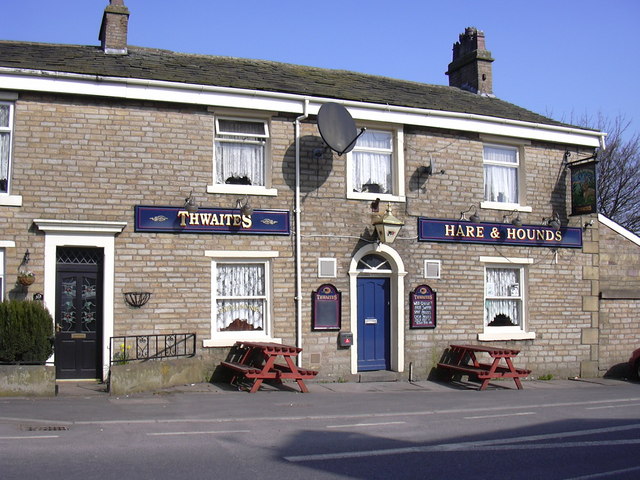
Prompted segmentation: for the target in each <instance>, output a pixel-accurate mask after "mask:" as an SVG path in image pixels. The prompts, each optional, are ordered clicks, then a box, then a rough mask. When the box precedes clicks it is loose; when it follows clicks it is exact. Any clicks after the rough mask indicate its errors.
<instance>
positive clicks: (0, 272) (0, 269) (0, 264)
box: [0, 248, 5, 302]
mask: <svg viewBox="0 0 640 480" xmlns="http://www.w3.org/2000/svg"><path fill="white" fill-rule="evenodd" d="M4 286H5V281H4V248H0V302H1V301H3V300H4Z"/></svg>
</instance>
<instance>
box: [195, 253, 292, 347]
mask: <svg viewBox="0 0 640 480" xmlns="http://www.w3.org/2000/svg"><path fill="white" fill-rule="evenodd" d="M205 256H206V257H208V258H211V338H209V339H205V340H204V341H203V347H230V346H232V345H233V344H234V343H235V342H238V341H255V342H264V341H267V342H277V343H281V342H282V340H281V339H279V338H274V337H273V335H272V332H273V325H272V315H271V311H272V307H273V289H272V282H271V272H272V261H273V259H274V258H277V257H278V256H279V253H278V252H277V251H226V250H224V251H206V252H205ZM257 263H260V264H263V265H264V267H265V297H266V298H265V313H264V329H263V330H259V331H234V332H218V331H217V327H216V323H217V322H216V318H217V308H218V307H217V303H218V302H217V300H218V298H217V297H216V291H217V278H216V277H217V275H216V273H217V265H218V264H225V265H228V264H238V265H240V264H257Z"/></svg>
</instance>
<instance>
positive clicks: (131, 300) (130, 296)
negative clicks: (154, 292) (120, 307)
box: [123, 292, 151, 308]
mask: <svg viewBox="0 0 640 480" xmlns="http://www.w3.org/2000/svg"><path fill="white" fill-rule="evenodd" d="M123 295H124V300H125V301H126V302H127V304H128V305H129V306H130V307H134V308H140V307H142V306H143V305H145V304H146V303H147V302H148V301H149V299H150V298H151V292H124V294H123Z"/></svg>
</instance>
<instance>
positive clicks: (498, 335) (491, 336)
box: [478, 257, 536, 341]
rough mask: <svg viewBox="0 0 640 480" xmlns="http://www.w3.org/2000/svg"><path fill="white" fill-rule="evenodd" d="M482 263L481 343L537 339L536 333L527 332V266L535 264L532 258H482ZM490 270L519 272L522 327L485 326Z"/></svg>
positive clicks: (479, 337) (479, 335) (479, 336)
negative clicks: (508, 269)
mask: <svg viewBox="0 0 640 480" xmlns="http://www.w3.org/2000/svg"><path fill="white" fill-rule="evenodd" d="M480 262H482V263H484V268H483V275H484V278H483V285H482V286H483V293H482V300H483V302H482V303H483V308H482V325H483V332H482V333H479V334H478V340H480V341H499V340H533V339H535V338H536V334H535V332H530V331H527V291H528V290H527V273H528V271H527V266H528V265H531V264H533V260H532V259H530V258H515V257H511V258H510V257H480ZM489 268H513V269H517V270H519V274H520V292H519V294H520V295H519V296H518V298H519V299H520V302H521V315H522V318H521V319H520V320H521V321H520V325H518V326H513V327H490V326H488V325H485V318H484V316H485V308H484V305H485V303H486V301H487V284H486V281H487V269H489Z"/></svg>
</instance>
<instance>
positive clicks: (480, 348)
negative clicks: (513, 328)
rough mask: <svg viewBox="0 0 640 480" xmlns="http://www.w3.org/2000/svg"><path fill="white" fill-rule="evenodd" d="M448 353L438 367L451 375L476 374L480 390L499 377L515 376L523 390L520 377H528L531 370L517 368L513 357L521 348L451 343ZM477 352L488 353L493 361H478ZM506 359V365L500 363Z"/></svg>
mask: <svg viewBox="0 0 640 480" xmlns="http://www.w3.org/2000/svg"><path fill="white" fill-rule="evenodd" d="M450 347H451V348H450V350H449V352H448V355H447V356H446V358H445V359H444V361H443V362H441V363H438V367H439V368H442V369H445V370H448V371H449V374H450V377H451V376H453V375H454V374H455V373H456V372H459V373H466V374H469V375H476V376H477V377H478V378H479V379H480V380H482V384H481V385H480V388H479V389H478V390H484V389H486V388H487V386H488V385H489V382H490V381H491V380H493V379H497V378H513V381H514V382H515V383H516V387H518V390H522V382H521V381H520V378H523V377H527V376H528V375H530V374H531V370H525V369H523V368H515V366H514V365H513V359H514V358H515V357H516V356H517V355H518V353H520V350H514V349H512V348H502V347H491V346H488V345H450ZM476 353H486V354H488V355H489V356H490V357H491V358H492V359H493V361H492V362H491V363H490V364H489V363H481V362H479V361H478V359H477V356H476ZM502 360H504V365H500V363H501V361H502Z"/></svg>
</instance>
